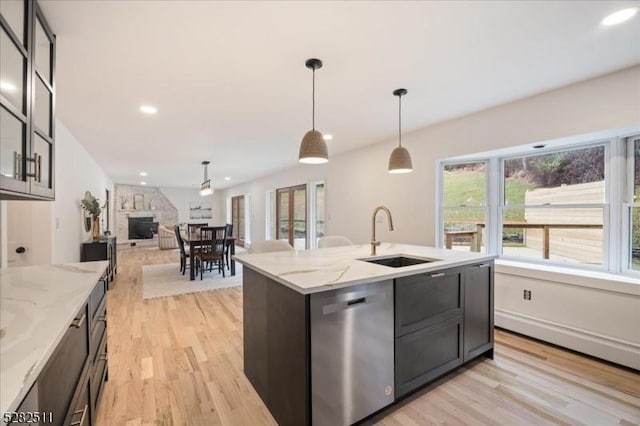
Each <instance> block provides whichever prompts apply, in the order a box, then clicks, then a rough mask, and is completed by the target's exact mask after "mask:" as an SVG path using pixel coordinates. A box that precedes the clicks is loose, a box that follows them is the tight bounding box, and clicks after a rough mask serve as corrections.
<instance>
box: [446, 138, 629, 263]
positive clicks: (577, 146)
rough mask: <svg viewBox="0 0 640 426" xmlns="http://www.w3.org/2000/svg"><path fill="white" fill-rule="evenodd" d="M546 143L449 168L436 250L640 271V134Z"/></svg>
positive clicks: (452, 162)
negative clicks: (439, 247) (437, 248)
mask: <svg viewBox="0 0 640 426" xmlns="http://www.w3.org/2000/svg"><path fill="white" fill-rule="evenodd" d="M636 131H637V130H636ZM546 145H547V147H546V148H543V149H541V150H536V149H533V148H532V147H531V145H528V146H526V147H513V148H508V149H502V150H499V151H495V152H490V153H481V154H478V155H468V156H463V157H458V158H452V159H448V160H443V161H441V162H440V167H439V185H440V186H439V200H438V225H437V226H438V228H437V229H438V232H437V234H436V235H437V244H438V245H439V246H441V247H445V248H449V249H453V250H465V251H484V252H487V253H493V254H497V255H500V257H501V258H505V259H511V260H519V261H527V262H536V263H551V264H557V265H565V266H572V267H581V268H590V269H599V270H606V271H610V272H614V273H620V272H623V273H630V274H637V273H640V198H639V196H640V135H636V136H633V137H627V135H620V134H619V133H617V132H616V131H615V130H611V131H604V132H599V133H598V134H597V136H593V137H588V136H583V137H571V138H567V139H566V140H558V141H550V142H547V143H546ZM625 170H626V172H625Z"/></svg>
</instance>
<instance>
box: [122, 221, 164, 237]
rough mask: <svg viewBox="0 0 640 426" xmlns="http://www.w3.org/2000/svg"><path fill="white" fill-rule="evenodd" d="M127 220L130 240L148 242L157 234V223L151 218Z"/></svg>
mask: <svg viewBox="0 0 640 426" xmlns="http://www.w3.org/2000/svg"><path fill="white" fill-rule="evenodd" d="M128 220H129V239H130V240H149V239H151V238H153V234H156V233H157V232H158V222H154V221H153V217H151V216H149V217H130V218H128Z"/></svg>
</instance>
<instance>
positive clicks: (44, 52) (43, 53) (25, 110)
mask: <svg viewBox="0 0 640 426" xmlns="http://www.w3.org/2000/svg"><path fill="white" fill-rule="evenodd" d="M55 49H56V40H55V36H54V34H53V32H52V31H51V28H50V27H49V25H48V23H47V21H46V19H45V17H44V15H43V14H42V11H41V10H40V7H39V6H38V4H37V3H36V2H35V1H34V0H14V1H4V2H0V129H2V131H0V199H38V200H53V199H54V195H55V182H54V176H55V174H54V172H55V168H54V166H55V162H54V159H55V157H54V153H55V139H54V135H55V128H54V126H55Z"/></svg>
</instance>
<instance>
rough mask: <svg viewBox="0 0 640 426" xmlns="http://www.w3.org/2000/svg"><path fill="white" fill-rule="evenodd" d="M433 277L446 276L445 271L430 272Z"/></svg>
mask: <svg viewBox="0 0 640 426" xmlns="http://www.w3.org/2000/svg"><path fill="white" fill-rule="evenodd" d="M429 276H430V277H431V278H438V277H444V272H436V273H435V274H429Z"/></svg>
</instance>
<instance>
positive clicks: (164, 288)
mask: <svg viewBox="0 0 640 426" xmlns="http://www.w3.org/2000/svg"><path fill="white" fill-rule="evenodd" d="M225 272H226V275H227V276H226V277H225V278H222V274H220V273H218V272H217V271H213V272H205V274H204V275H203V277H202V281H200V275H198V276H197V277H196V279H195V281H189V271H188V270H187V273H186V274H184V275H182V274H181V273H180V266H179V265H178V264H177V263H176V264H164V265H146V266H143V267H142V298H143V299H155V298H157V297H167V296H176V295H179V294H187V293H198V292H201V291H211V290H222V289H225V288H231V287H238V286H240V285H242V265H240V264H238V263H236V275H235V276H231V275H230V272H229V271H228V270H227V271H225Z"/></svg>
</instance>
